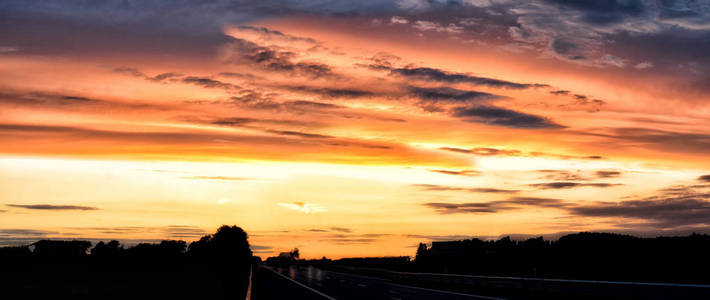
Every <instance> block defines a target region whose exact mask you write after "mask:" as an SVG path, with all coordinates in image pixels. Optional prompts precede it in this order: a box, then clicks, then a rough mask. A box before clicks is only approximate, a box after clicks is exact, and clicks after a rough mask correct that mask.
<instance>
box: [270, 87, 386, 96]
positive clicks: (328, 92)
mask: <svg viewBox="0 0 710 300" xmlns="http://www.w3.org/2000/svg"><path fill="white" fill-rule="evenodd" d="M278 88H282V89H285V90H289V91H294V92H299V93H306V94H313V95H317V96H320V97H324V98H362V97H372V96H376V95H377V94H376V93H375V92H372V91H368V90H363V89H356V88H331V87H313V86H304V85H293V86H289V85H283V86H278Z"/></svg>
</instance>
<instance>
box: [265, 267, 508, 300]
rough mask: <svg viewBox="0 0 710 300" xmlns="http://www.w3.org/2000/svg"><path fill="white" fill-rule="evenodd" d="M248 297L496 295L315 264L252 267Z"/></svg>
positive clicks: (327, 299)
mask: <svg viewBox="0 0 710 300" xmlns="http://www.w3.org/2000/svg"><path fill="white" fill-rule="evenodd" d="M251 299H252V300H272V299H307V300H310V299H318V300H333V299H338V300H349V299H387V300H420V299H421V300H423V299H428V300H438V299H441V300H443V299H451V300H492V299H500V298H493V297H485V296H478V295H469V294H462V293H456V292H448V291H440V290H432V289H425V288H418V287H412V286H405V285H401V284H397V283H393V282H390V281H387V280H383V279H378V278H372V277H366V276H360V275H354V274H345V273H339V272H333V271H326V270H321V269H318V268H315V267H310V266H309V267H297V266H292V267H289V268H273V269H272V268H269V267H266V266H259V267H256V268H255V271H254V277H253V287H252V297H251Z"/></svg>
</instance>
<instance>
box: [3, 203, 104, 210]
mask: <svg viewBox="0 0 710 300" xmlns="http://www.w3.org/2000/svg"><path fill="white" fill-rule="evenodd" d="M5 206H9V207H16V208H25V209H35V210H98V208H96V207H90V206H78V205H51V204H5Z"/></svg>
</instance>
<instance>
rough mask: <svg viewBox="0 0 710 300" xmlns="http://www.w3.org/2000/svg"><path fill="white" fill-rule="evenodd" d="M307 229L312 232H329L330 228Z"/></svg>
mask: <svg viewBox="0 0 710 300" xmlns="http://www.w3.org/2000/svg"><path fill="white" fill-rule="evenodd" d="M306 231H310V232H328V230H325V229H307V230H306Z"/></svg>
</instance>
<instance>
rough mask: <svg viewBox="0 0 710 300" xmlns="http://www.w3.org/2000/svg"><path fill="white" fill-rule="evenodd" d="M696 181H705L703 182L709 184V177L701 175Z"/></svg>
mask: <svg viewBox="0 0 710 300" xmlns="http://www.w3.org/2000/svg"><path fill="white" fill-rule="evenodd" d="M698 180H700V181H705V182H710V175H703V176H700V177H698Z"/></svg>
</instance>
